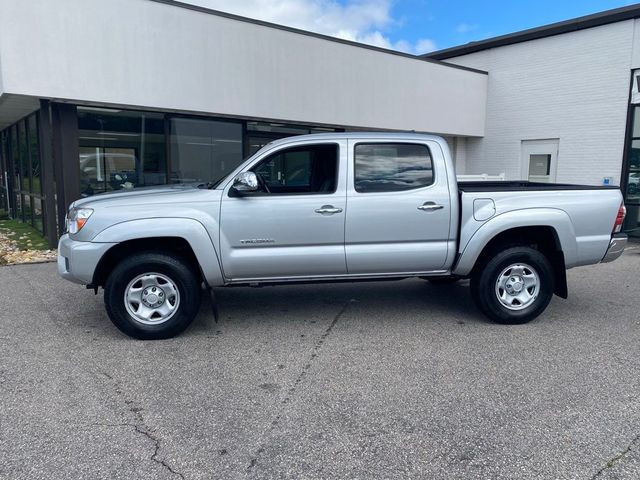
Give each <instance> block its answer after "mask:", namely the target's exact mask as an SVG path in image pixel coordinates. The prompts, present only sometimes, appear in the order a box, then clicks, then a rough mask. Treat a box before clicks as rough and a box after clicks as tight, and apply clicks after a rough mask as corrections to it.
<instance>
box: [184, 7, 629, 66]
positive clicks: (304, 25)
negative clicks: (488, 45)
mask: <svg viewBox="0 0 640 480" xmlns="http://www.w3.org/2000/svg"><path fill="white" fill-rule="evenodd" d="M183 1H185V2H188V3H193V4H196V5H201V6H204V7H208V8H213V9H216V10H222V11H225V12H229V13H235V14H237V15H242V16H246V17H251V18H256V19H260V20H265V21H269V22H273V23H278V24H281V25H287V26H290V27H296V28H300V29H303V30H307V31H312V32H317V33H323V34H325V35H331V36H334V37H338V38H343V39H346V40H353V41H357V42H362V43H367V44H370V45H375V46H378V47H383V48H389V49H393V50H399V51H402V52H405V53H411V54H417V55H419V54H423V53H428V52H430V51H434V50H440V49H443V48H448V47H453V46H456V45H461V44H464V43H467V42H471V41H476V40H482V39H485V38H489V37H494V36H498V35H503V34H506V33H511V32H517V31H519V30H524V29H527V28H532V27H538V26H541V25H545V24H548V23H553V22H558V21H562V20H568V19H570V18H575V17H579V16H582V15H588V14H590V13H596V12H601V11H603V10H609V9H612V8H618V7H623V6H625V5H631V4H633V3H634V2H629V1H616V0H579V1H577V0H574V1H572V0H482V1H480V0H478V1H474V0H449V1H447V0H183Z"/></svg>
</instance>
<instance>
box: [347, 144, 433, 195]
mask: <svg viewBox="0 0 640 480" xmlns="http://www.w3.org/2000/svg"><path fill="white" fill-rule="evenodd" d="M433 180H434V176H433V162H432V160H431V153H430V152H429V148H428V147H427V146H426V145H419V144H410V143H359V144H357V145H356V147H355V179H354V181H355V185H354V186H355V189H356V192H359V193H370V192H400V191H403V190H413V189H416V188H422V187H427V186H429V185H431V184H433Z"/></svg>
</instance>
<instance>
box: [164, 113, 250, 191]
mask: <svg viewBox="0 0 640 480" xmlns="http://www.w3.org/2000/svg"><path fill="white" fill-rule="evenodd" d="M170 125H171V138H170V144H171V175H170V181H171V182H172V183H194V182H197V183H206V182H215V181H216V180H219V179H221V178H222V177H224V176H225V175H227V174H229V173H230V172H231V171H233V170H234V169H235V168H236V167H237V166H238V165H240V163H241V162H242V124H241V123H239V122H223V121H217V120H204V119H202V120H201V119H194V118H178V117H176V118H171V120H170Z"/></svg>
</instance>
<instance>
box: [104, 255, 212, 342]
mask: <svg viewBox="0 0 640 480" xmlns="http://www.w3.org/2000/svg"><path fill="white" fill-rule="evenodd" d="M147 273H153V274H158V275H160V276H163V277H165V278H168V279H170V280H171V282H172V283H171V284H170V285H172V287H176V288H177V291H178V292H179V296H177V298H178V300H179V301H178V302H174V304H175V305H176V308H175V310H174V312H173V313H172V314H170V318H168V319H167V320H166V321H164V322H162V323H158V324H145V323H143V322H142V321H140V320H138V319H136V318H135V317H134V316H133V315H132V314H131V313H129V311H128V307H127V305H126V302H125V290H126V289H127V288H128V286H129V283H130V282H132V281H133V280H134V279H136V278H137V277H138V276H140V275H144V274H147ZM161 281H163V280H161ZM161 285H162V284H159V286H161ZM172 287H169V288H172ZM201 294H202V291H201V281H200V279H199V276H198V275H197V270H196V268H194V266H192V265H191V264H190V263H189V262H187V261H185V260H184V259H182V258H180V257H177V256H172V255H171V254H168V253H163V252H149V253H139V254H136V255H133V256H131V257H128V258H126V259H125V260H123V261H122V262H121V263H120V264H118V265H116V267H115V268H114V269H113V271H112V272H111V274H110V275H109V278H108V279H107V282H106V285H105V288H104V303H105V307H106V309H107V313H108V315H109V318H110V319H111V321H112V322H113V324H114V325H115V326H116V327H118V329H119V330H120V331H122V332H123V333H125V334H127V335H129V336H130V337H134V338H138V339H141V340H160V339H165V338H171V337H175V336H176V335H179V334H180V333H182V332H183V331H184V330H185V329H186V328H187V327H188V326H189V325H190V324H191V322H192V321H193V319H194V318H195V316H196V314H197V313H198V310H199V308H200V297H201ZM165 301H166V302H168V301H169V298H166V299H165ZM134 313H135V312H134ZM168 316H169V315H168ZM151 321H153V318H152V319H151Z"/></svg>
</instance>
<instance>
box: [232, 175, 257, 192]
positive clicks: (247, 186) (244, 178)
mask: <svg viewBox="0 0 640 480" xmlns="http://www.w3.org/2000/svg"><path fill="white" fill-rule="evenodd" d="M231 188H232V189H234V190H235V191H236V192H238V193H248V192H257V191H258V177H257V176H256V174H255V173H253V172H243V173H241V174H240V175H238V176H237V177H236V178H234V179H233V185H232V186H231Z"/></svg>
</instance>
